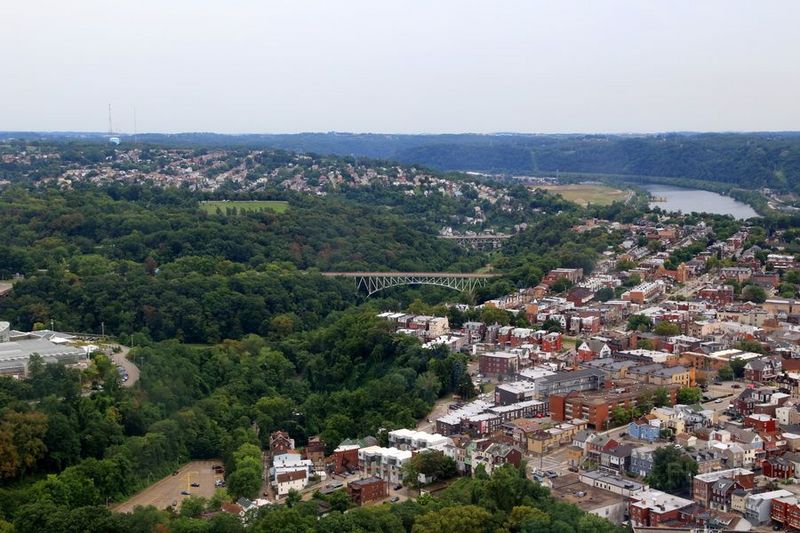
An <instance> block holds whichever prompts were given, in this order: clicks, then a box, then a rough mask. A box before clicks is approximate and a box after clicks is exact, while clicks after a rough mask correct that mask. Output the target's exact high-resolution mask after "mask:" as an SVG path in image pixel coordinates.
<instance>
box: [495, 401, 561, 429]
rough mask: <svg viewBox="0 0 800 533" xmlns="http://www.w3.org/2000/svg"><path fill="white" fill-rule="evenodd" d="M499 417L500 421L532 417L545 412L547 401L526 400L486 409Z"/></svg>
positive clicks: (542, 414)
mask: <svg viewBox="0 0 800 533" xmlns="http://www.w3.org/2000/svg"><path fill="white" fill-rule="evenodd" d="M487 413H491V414H495V415H497V416H498V417H499V418H500V423H501V424H502V423H505V422H510V421H511V420H516V419H518V418H533V417H536V416H544V415H545V414H546V413H547V402H542V401H539V400H528V401H524V402H518V403H511V404H508V405H499V406H496V407H492V408H490V409H488V410H487Z"/></svg>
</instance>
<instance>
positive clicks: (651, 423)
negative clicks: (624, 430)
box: [628, 415, 662, 442]
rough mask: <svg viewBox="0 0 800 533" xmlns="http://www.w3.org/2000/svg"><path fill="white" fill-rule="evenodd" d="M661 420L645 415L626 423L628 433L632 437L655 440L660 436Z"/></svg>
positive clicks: (649, 440) (648, 440)
mask: <svg viewBox="0 0 800 533" xmlns="http://www.w3.org/2000/svg"><path fill="white" fill-rule="evenodd" d="M661 424H662V423H661V420H658V419H657V418H655V417H654V416H652V415H645V416H643V417H641V418H639V419H638V420H633V421H631V423H630V424H628V435H629V436H630V437H631V438H632V439H637V440H645V441H647V442H655V441H657V440H659V439H660V438H661Z"/></svg>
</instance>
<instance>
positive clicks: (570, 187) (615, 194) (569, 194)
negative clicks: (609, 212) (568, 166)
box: [537, 183, 630, 205]
mask: <svg viewBox="0 0 800 533" xmlns="http://www.w3.org/2000/svg"><path fill="white" fill-rule="evenodd" d="M537 188H541V189H545V190H547V191H550V192H552V193H555V194H560V195H561V196H563V197H564V199H565V200H569V201H570V202H575V203H576V204H580V205H587V204H590V203H591V204H595V205H609V204H611V203H612V202H615V201H617V200H619V201H624V200H625V199H627V198H628V196H629V194H630V191H623V190H620V189H614V188H612V187H607V186H605V185H600V184H594V183H570V184H567V185H544V186H537Z"/></svg>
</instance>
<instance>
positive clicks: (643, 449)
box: [628, 446, 656, 477]
mask: <svg viewBox="0 0 800 533" xmlns="http://www.w3.org/2000/svg"><path fill="white" fill-rule="evenodd" d="M655 451H656V449H655V448H654V447H653V446H639V447H638V448H634V449H633V450H631V462H630V466H629V467H628V471H629V472H631V473H632V474H634V475H636V476H639V477H646V476H647V475H648V474H650V471H651V470H652V469H653V461H654V459H653V454H654V453H655Z"/></svg>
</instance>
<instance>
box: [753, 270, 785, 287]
mask: <svg viewBox="0 0 800 533" xmlns="http://www.w3.org/2000/svg"><path fill="white" fill-rule="evenodd" d="M750 281H752V282H753V283H755V284H756V285H758V286H759V287H761V288H763V289H775V288H777V287H778V285H780V284H781V276H780V274H778V273H777V272H754V273H753V275H752V276H751V277H750Z"/></svg>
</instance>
